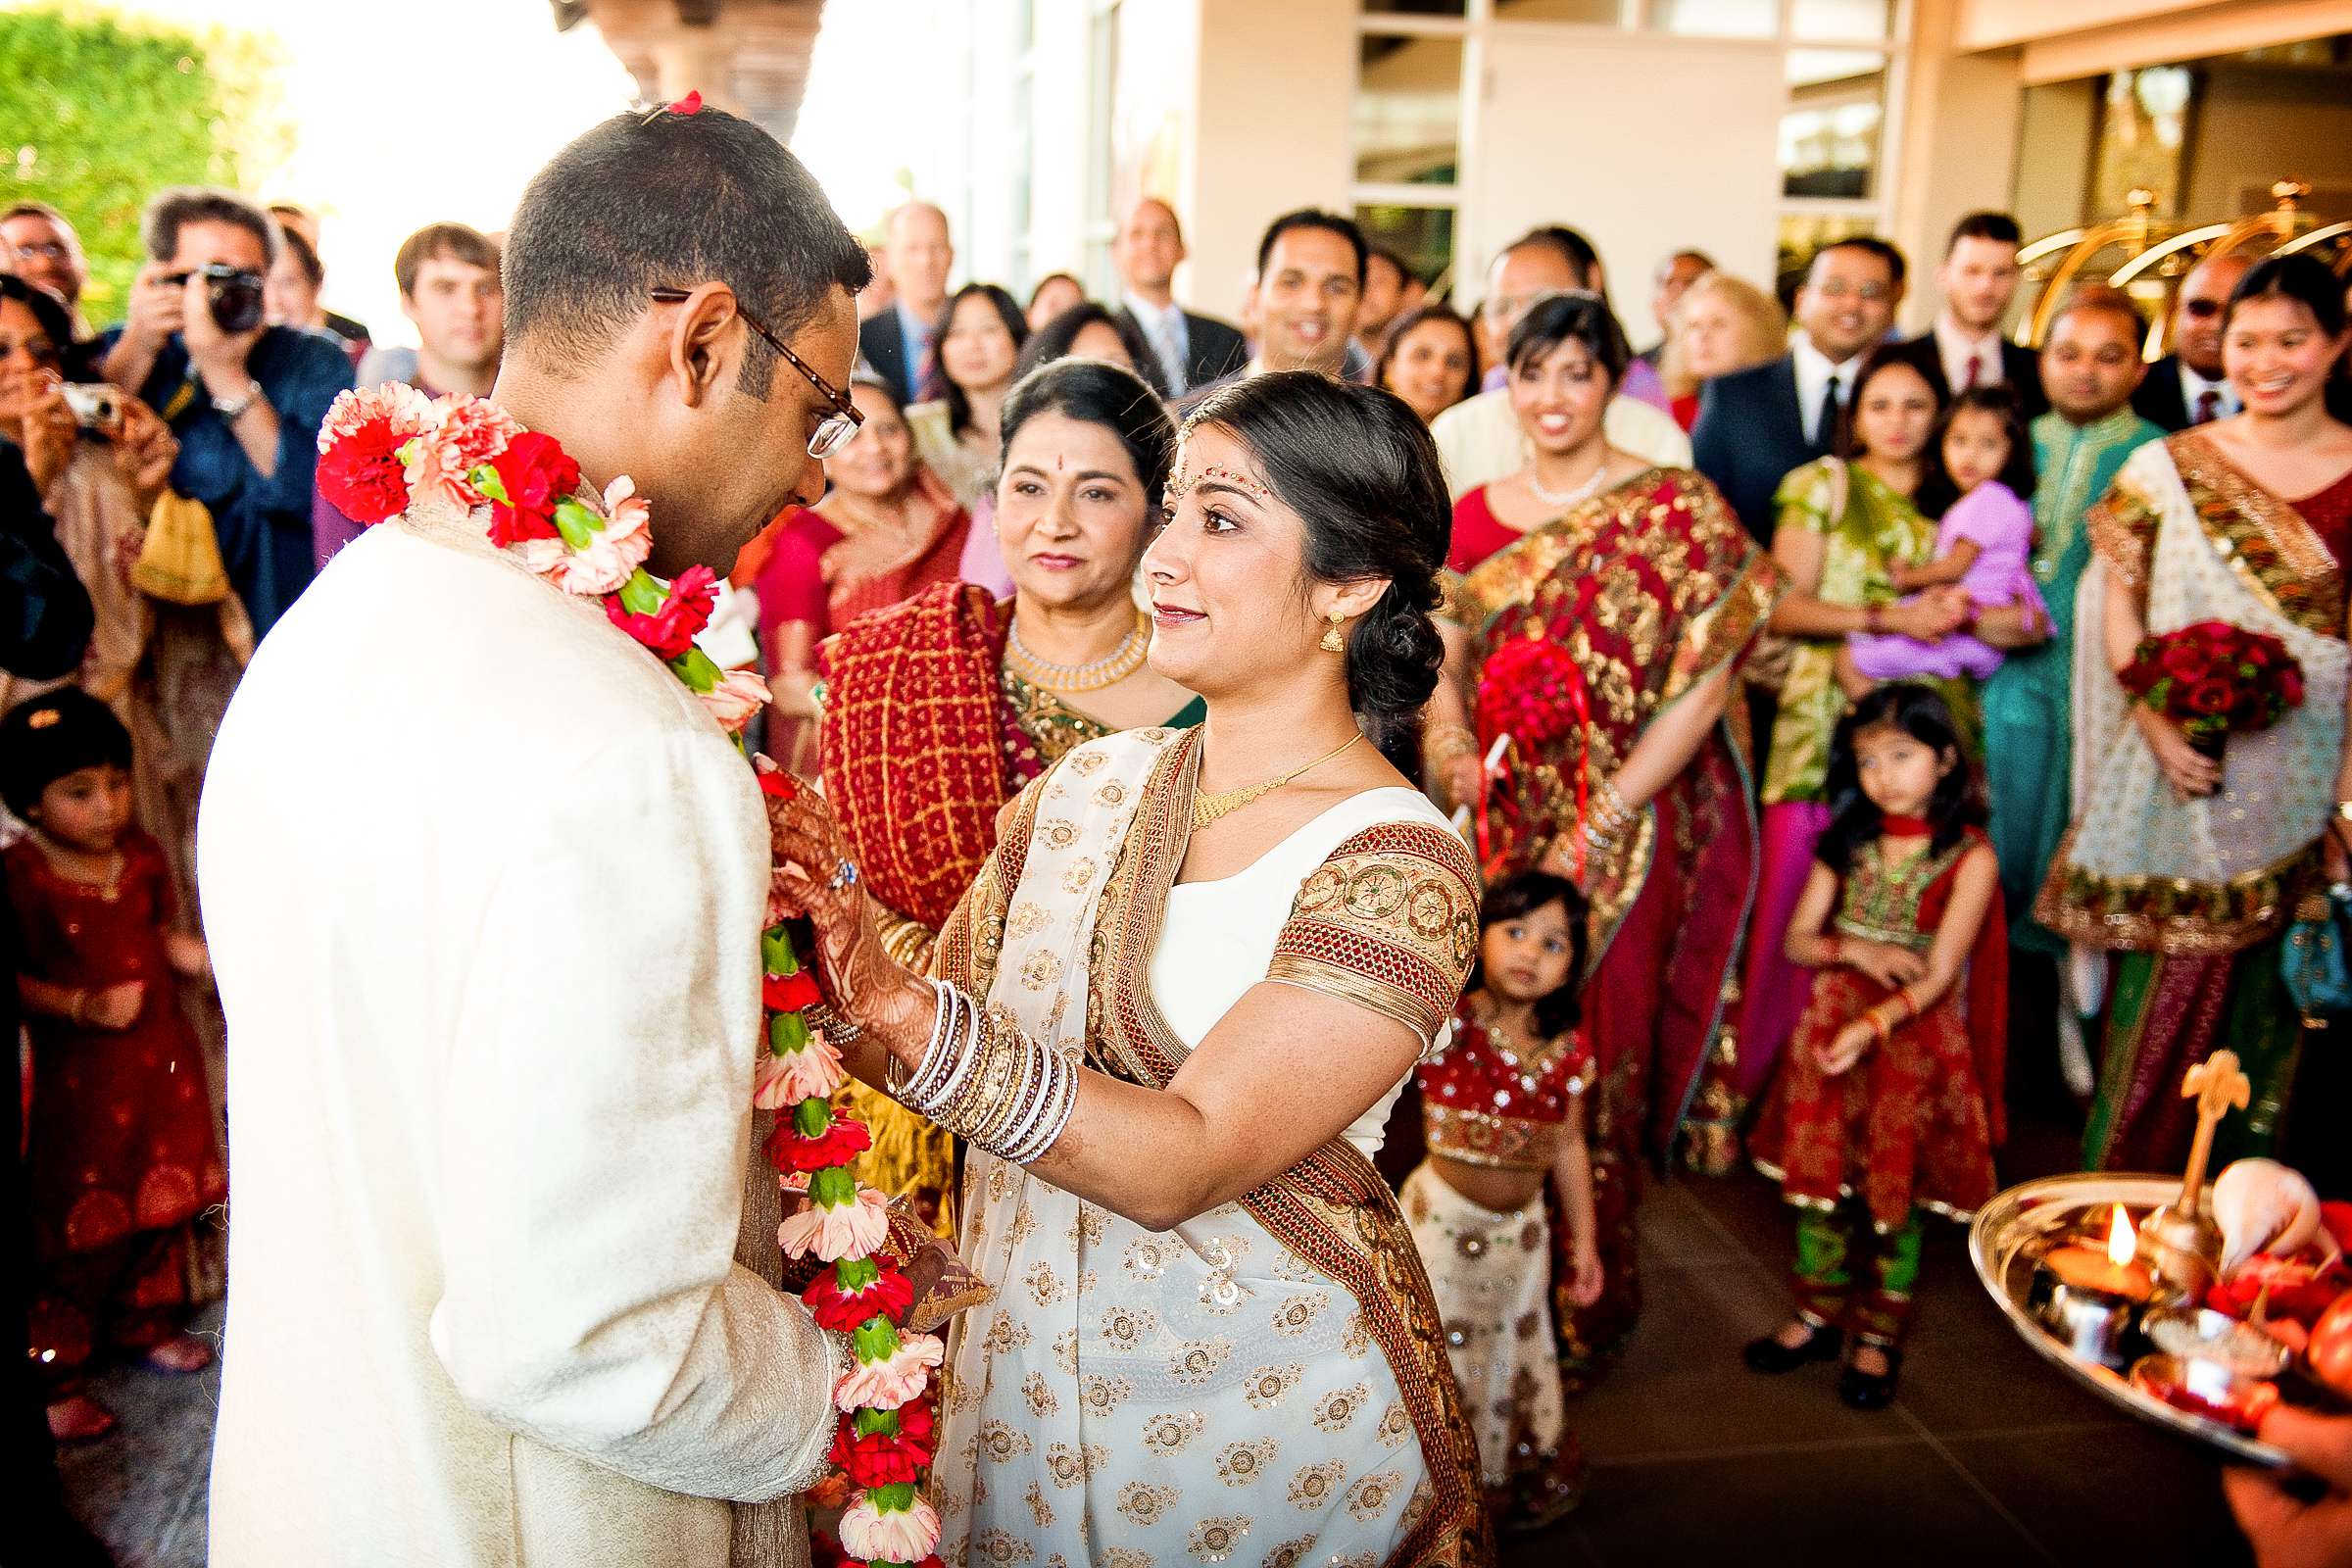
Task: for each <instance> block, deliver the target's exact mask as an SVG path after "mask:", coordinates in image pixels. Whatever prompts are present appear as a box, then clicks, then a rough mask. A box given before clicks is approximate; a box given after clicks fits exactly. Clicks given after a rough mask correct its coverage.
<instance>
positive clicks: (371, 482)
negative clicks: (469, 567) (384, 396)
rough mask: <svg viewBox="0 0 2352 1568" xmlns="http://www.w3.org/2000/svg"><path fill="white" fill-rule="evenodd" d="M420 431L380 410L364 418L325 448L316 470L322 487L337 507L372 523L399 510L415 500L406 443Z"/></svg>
mask: <svg viewBox="0 0 2352 1568" xmlns="http://www.w3.org/2000/svg"><path fill="white" fill-rule="evenodd" d="M415 433H416V432H415V431H407V432H403V431H401V430H398V429H396V428H394V427H393V423H392V421H391V420H390V419H388V418H384V417H380V416H379V417H375V418H372V419H368V420H366V421H364V422H363V423H362V424H360V425H359V427H358V428H356V429H354V430H353V431H352V432H351V433H350V434H348V435H346V436H344V437H343V438H342V439H341V440H339V441H336V442H335V443H334V444H332V445H331V446H329V447H328V448H327V449H326V450H325V451H324V452H323V453H321V454H319V466H318V469H317V472H316V474H315V476H314V477H315V480H316V482H317V484H318V486H319V494H320V495H322V496H324V497H326V499H327V502H328V504H329V505H331V506H332V507H333V508H334V509H335V510H336V511H337V512H340V513H342V514H343V515H345V516H346V517H349V518H350V519H351V520H352V521H354V522H359V523H365V524H367V525H368V526H369V527H373V526H374V525H375V524H376V523H379V522H381V521H383V520H384V519H385V518H386V517H393V516H398V515H400V514H401V512H403V511H404V510H406V509H407V507H408V504H409V480H408V473H407V470H406V468H405V467H404V466H403V465H402V463H401V461H400V448H401V446H402V444H403V443H405V442H406V441H407V440H408V439H409V437H410V436H411V435H414V434H415Z"/></svg>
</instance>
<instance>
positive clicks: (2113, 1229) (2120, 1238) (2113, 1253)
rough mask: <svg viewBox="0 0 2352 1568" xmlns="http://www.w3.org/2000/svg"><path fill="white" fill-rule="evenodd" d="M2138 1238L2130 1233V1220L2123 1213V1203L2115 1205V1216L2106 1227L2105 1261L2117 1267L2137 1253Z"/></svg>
mask: <svg viewBox="0 0 2352 1568" xmlns="http://www.w3.org/2000/svg"><path fill="white" fill-rule="evenodd" d="M2138 1251H2139V1238H2138V1237H2137V1236H2136V1235H2134V1234H2133V1233H2132V1230H2131V1218H2130V1216H2128V1215H2126V1214H2125V1213H2124V1205H2123V1204H2121V1203H2118V1204H2116V1205H2115V1218H2114V1220H2113V1221H2112V1222H2111V1223H2110V1224H2109V1225H2108V1227H2107V1261H2108V1262H2110V1263H2113V1264H2114V1265H2115V1266H2116V1267H2117V1268H2122V1267H2123V1266H2124V1265H2125V1264H2127V1263H2129V1262H2131V1259H2132V1258H2133V1257H2134V1256H2136V1255H2137V1254H2138Z"/></svg>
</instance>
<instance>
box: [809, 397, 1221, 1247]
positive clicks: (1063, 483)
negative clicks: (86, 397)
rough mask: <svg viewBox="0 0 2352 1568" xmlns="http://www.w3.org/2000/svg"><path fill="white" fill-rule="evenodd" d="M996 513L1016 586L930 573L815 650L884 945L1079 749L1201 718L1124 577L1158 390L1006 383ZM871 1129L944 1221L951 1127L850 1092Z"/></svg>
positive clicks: (904, 930)
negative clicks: (1033, 787)
mask: <svg viewBox="0 0 2352 1568" xmlns="http://www.w3.org/2000/svg"><path fill="white" fill-rule="evenodd" d="M1004 439H1005V449H1004V466H1003V476H1002V477H1001V478H1000V479H999V480H998V484H997V508H996V526H997V538H998V542H999V544H1001V545H1002V546H1003V548H1004V552H1005V567H1006V569H1007V570H1008V571H1009V572H1010V574H1011V577H1012V581H1013V595H1012V598H1011V599H1010V600H1009V601H1007V602H1005V603H1002V604H1000V603H998V602H996V601H995V600H994V599H992V598H991V597H990V595H989V593H988V592H987V590H986V589H983V588H979V587H975V586H973V585H971V584H968V583H943V584H941V585H939V586H937V587H934V588H931V589H929V590H926V591H925V592H923V593H920V594H918V595H916V596H915V597H914V598H912V599H910V600H908V601H907V602H906V603H905V604H902V605H898V606H895V607H893V608H892V609H890V610H887V611H883V612H881V613H877V614H874V615H869V616H867V617H865V618H864V619H862V620H859V621H858V622H856V623H855V624H853V625H852V626H850V627H849V628H848V629H847V630H845V631H843V632H841V633H839V634H838V635H836V636H835V637H833V638H832V639H831V640H830V641H828V642H827V643H825V645H824V646H823V648H822V649H821V650H820V651H819V653H818V656H817V658H818V666H819V669H820V671H821V673H822V676H823V680H824V687H823V696H822V702H823V710H824V727H823V738H822V750H823V759H824V778H825V795H826V798H827V800H828V801H829V802H830V803H831V804H832V808H833V810H834V811H835V813H836V814H837V815H838V816H839V818H840V821H841V826H842V830H843V832H844V833H845V834H846V835H847V837H848V838H849V840H850V842H851V844H852V845H853V846H854V848H855V850H856V852H857V860H858V865H859V866H860V867H861V868H862V872H863V874H864V876H865V879H866V882H867V886H868V890H869V892H870V893H871V894H872V896H873V898H874V900H875V901H876V902H878V903H879V904H880V905H881V906H883V908H882V910H881V911H880V913H881V919H882V924H883V937H884V941H885V943H886V945H887V946H888V947H889V949H890V952H891V955H892V956H893V957H895V958H897V959H898V960H899V961H900V962H901V963H904V964H906V965H907V967H909V968H913V969H921V968H924V967H925V966H926V965H927V963H928V960H929V957H930V951H931V945H932V942H933V939H934V937H935V936H936V935H937V933H938V931H939V928H940V927H941V926H942V925H944V924H946V922H947V918H948V915H949V914H950V913H951V912H952V911H953V910H954V909H955V907H956V900H957V899H958V898H960V897H961V896H962V894H963V890H964V889H965V888H967V887H969V886H970V885H971V882H972V879H973V878H974V877H975V876H977V875H978V874H979V870H980V867H981V865H982V863H983V862H984V861H985V860H986V859H987V858H988V854H989V852H990V851H991V850H992V849H994V848H995V846H996V834H997V812H998V810H999V809H1001V808H1002V807H1003V806H1004V805H1005V802H1006V801H1008V800H1010V799H1011V798H1012V797H1013V796H1014V795H1015V794H1017V793H1018V792H1019V791H1020V789H1021V787H1022V786H1023V785H1025V784H1027V783H1028V782H1029V781H1030V780H1031V779H1033V778H1035V777H1037V776H1038V775H1039V774H1040V773H1042V772H1044V771H1045V770H1046V769H1047V768H1048V767H1050V766H1052V765H1053V764H1054V762H1055V761H1057V760H1060V758H1061V757H1062V755H1063V754H1064V753H1066V752H1068V751H1070V750H1071V749H1072V748H1074V747H1076V746H1079V745H1082V744H1083V743H1085V742H1087V741H1091V740H1096V739H1099V738H1101V737H1102V736H1104V735H1108V734H1111V733H1113V732H1114V731H1118V730H1123V729H1134V728H1140V727H1145V726H1150V725H1155V724H1156V725H1169V726H1184V725H1190V724H1197V723H1199V722H1200V721H1201V702H1200V699H1198V698H1196V697H1194V696H1193V695H1192V694H1191V693H1189V692H1187V691H1185V690H1184V689H1183V688H1182V687H1180V686H1177V685H1176V684H1174V683H1173V682H1171V681H1169V680H1168V679H1166V678H1165V677H1164V676H1161V675H1157V674H1154V673H1153V672H1152V670H1151V669H1150V668H1149V667H1148V666H1147V665H1146V664H1145V662H1144V656H1145V654H1146V652H1147V651H1148V649H1149V647H1150V644H1151V623H1150V621H1149V620H1148V619H1147V618H1146V617H1145V616H1144V614H1143V613H1142V612H1141V611H1140V610H1139V609H1138V608H1137V606H1136V602H1135V598H1134V586H1133V585H1134V580H1135V570H1136V565H1137V564H1138V563H1139V562H1140V561H1141V560H1142V559H1143V554H1144V547H1145V546H1146V545H1147V544H1149V543H1150V542H1151V534H1152V526H1151V525H1152V521H1153V519H1155V518H1156V517H1157V515H1158V513H1159V506H1160V496H1161V492H1162V491H1163V490H1164V489H1165V487H1166V485H1167V479H1168V464H1169V461H1170V459H1171V457H1172V455H1173V451H1174V447H1175V429H1174V427H1173V426H1172V425H1171V424H1170V423H1169V422H1168V417H1167V414H1166V412H1165V411H1164V410H1163V409H1162V407H1161V406H1160V402H1159V398H1158V396H1157V394H1155V393H1154V392H1152V389H1151V388H1150V387H1147V386H1146V385H1145V384H1144V383H1143V382H1142V381H1140V380H1138V379H1136V377H1135V376H1133V375H1132V374H1130V373H1128V372H1127V371H1125V370H1122V369H1119V368H1116V367H1115V366H1108V365H1103V364H1099V363H1096V362H1094V361H1086V360H1062V361H1057V362H1055V363H1054V364H1053V365H1050V366H1047V367H1045V368H1043V369H1040V370H1038V371H1037V372H1036V373H1034V374H1032V375H1031V376H1029V377H1028V378H1027V379H1025V380H1023V381H1022V382H1021V383H1020V384H1019V385H1018V386H1016V387H1014V388H1013V390H1012V392H1011V393H1010V394H1009V395H1008V396H1007V397H1006V399H1005V414H1004ZM844 1092H845V1093H846V1094H847V1095H849V1096H850V1097H851V1098H852V1099H853V1101H855V1103H856V1109H857V1113H858V1116H859V1117H861V1118H862V1119H863V1120H864V1121H865V1122H866V1125H867V1126H868V1127H869V1128H871V1129H872V1131H873V1136H874V1147H873V1150H872V1152H870V1153H869V1154H868V1155H867V1156H866V1165H865V1170H866V1179H867V1180H868V1181H869V1182H871V1183H872V1184H873V1185H874V1186H875V1187H876V1188H878V1189H880V1190H881V1191H883V1192H885V1193H890V1194H893V1195H896V1194H899V1193H905V1194H906V1195H907V1197H908V1199H909V1201H911V1202H912V1203H913V1204H914V1206H915V1208H916V1210H917V1212H919V1213H921V1214H922V1215H923V1216H924V1217H925V1218H926V1219H928V1220H930V1221H932V1222H933V1224H935V1225H936V1226H937V1227H938V1229H939V1230H940V1232H941V1234H943V1235H953V1234H954V1233H955V1225H954V1216H953V1214H952V1212H950V1209H951V1198H950V1195H951V1194H952V1193H953V1192H954V1179H953V1178H954V1160H955V1153H954V1148H953V1144H952V1141H951V1140H950V1139H949V1137H948V1135H947V1134H946V1133H945V1132H943V1131H941V1130H940V1129H939V1128H937V1127H934V1126H932V1125H931V1124H930V1123H929V1122H926V1121H924V1120H923V1119H922V1118H920V1117H918V1116H916V1115H914V1114H913V1113H912V1112H910V1111H907V1110H905V1109H903V1108H901V1107H900V1106H899V1105H898V1103H896V1102H894V1101H891V1100H888V1099H885V1098H884V1097H882V1096H880V1095H877V1094H873V1093H870V1092H869V1091H867V1090H865V1089H864V1088H863V1087H862V1086H859V1085H856V1084H853V1085H851V1086H850V1087H849V1088H848V1089H847V1090H846V1091H844Z"/></svg>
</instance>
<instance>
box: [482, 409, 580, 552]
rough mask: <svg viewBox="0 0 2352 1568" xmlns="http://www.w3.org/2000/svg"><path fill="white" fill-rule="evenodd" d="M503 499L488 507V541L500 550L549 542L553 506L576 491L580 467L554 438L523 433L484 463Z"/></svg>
mask: <svg viewBox="0 0 2352 1568" xmlns="http://www.w3.org/2000/svg"><path fill="white" fill-rule="evenodd" d="M490 466H491V467H492V468H493V469H495V470H497V473H498V480H499V483H500V484H502V485H504V486H505V487H506V492H507V499H506V500H504V501H493V502H491V503H490V542H491V543H492V544H494V545H496V546H498V547H499V548H500V549H501V550H504V549H506V548H507V547H508V546H509V545H514V544H519V543H521V542H522V541H523V540H525V539H553V538H555V537H557V534H556V503H557V502H559V501H562V500H563V499H564V497H566V496H568V495H570V494H571V493H572V491H574V490H576V489H578V488H579V484H580V466H579V465H578V464H577V463H574V462H573V461H572V459H571V455H570V454H569V453H567V452H565V451H564V448H563V446H562V444H561V443H559V442H558V441H557V440H556V438H555V437H553V436H549V435H542V434H540V433H539V432H538V431H536V430H525V431H523V432H522V434H520V435H518V436H516V437H515V439H514V440H512V441H510V442H508V443H507V449H506V450H505V451H504V452H501V453H500V454H499V455H498V456H497V457H495V458H492V459H491V460H490Z"/></svg>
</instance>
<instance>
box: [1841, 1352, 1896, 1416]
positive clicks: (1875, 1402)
mask: <svg viewBox="0 0 2352 1568" xmlns="http://www.w3.org/2000/svg"><path fill="white" fill-rule="evenodd" d="M1880 1353H1882V1354H1883V1355H1885V1356H1886V1357H1887V1370H1886V1371H1884V1372H1865V1371H1863V1370H1862V1369H1861V1368H1860V1367H1858V1366H1856V1365H1854V1364H1853V1363H1852V1362H1851V1361H1848V1362H1847V1363H1846V1364H1845V1370H1844V1371H1843V1372H1842V1373H1840V1374H1838V1398H1840V1399H1842V1400H1844V1401H1845V1403H1846V1404H1848V1405H1850V1406H1851V1407H1853V1408H1854V1409H1856V1410H1884V1409H1886V1408H1887V1406H1888V1405H1890V1404H1892V1403H1893V1402H1894V1383H1895V1379H1896V1378H1897V1377H1898V1376H1900V1375H1901V1373H1902V1370H1903V1352H1902V1351H1900V1350H1882V1351H1881V1352H1880Z"/></svg>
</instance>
